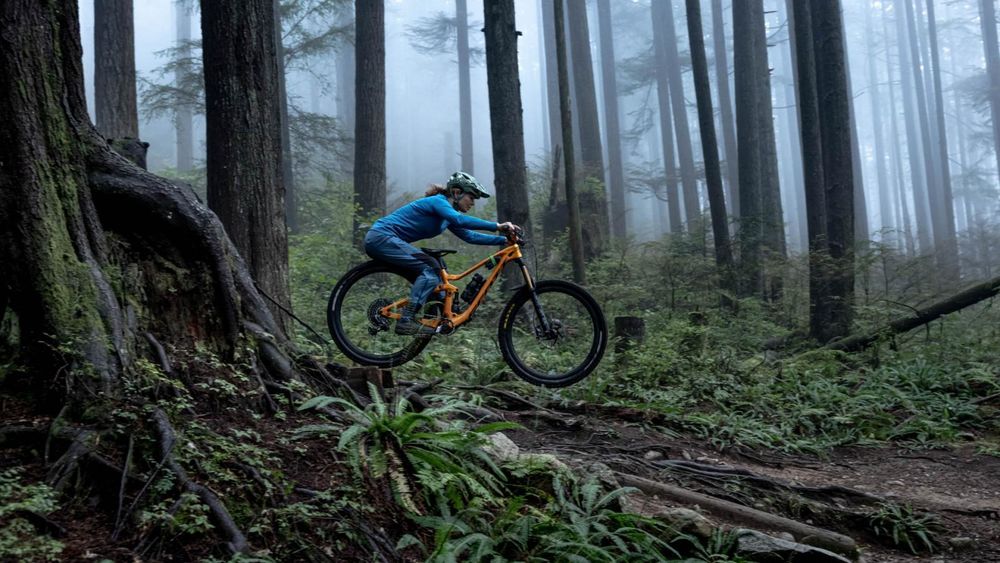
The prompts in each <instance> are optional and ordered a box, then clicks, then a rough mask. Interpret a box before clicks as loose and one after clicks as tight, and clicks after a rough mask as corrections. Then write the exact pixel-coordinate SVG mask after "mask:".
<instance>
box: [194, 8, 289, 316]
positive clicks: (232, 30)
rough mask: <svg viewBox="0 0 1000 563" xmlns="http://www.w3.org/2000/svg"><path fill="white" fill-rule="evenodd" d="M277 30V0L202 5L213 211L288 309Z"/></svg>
mask: <svg viewBox="0 0 1000 563" xmlns="http://www.w3.org/2000/svg"><path fill="white" fill-rule="evenodd" d="M274 26H275V21H274V5H273V4H272V0H202V3H201V30H202V31H201V35H202V45H203V47H202V60H203V66H204V73H205V120H206V134H207V137H206V145H207V147H208V154H207V160H208V206H209V207H210V208H211V209H212V210H213V211H215V213H216V215H218V216H219V219H220V220H221V221H222V224H223V225H224V226H225V228H226V232H227V233H228V234H229V237H230V238H231V239H232V241H233V243H234V244H235V245H236V248H237V249H238V250H239V251H240V254H241V255H242V256H243V258H244V260H246V262H247V266H248V268H249V269H250V272H251V273H252V274H253V276H254V279H255V280H257V283H258V284H260V287H261V289H263V290H264V291H265V292H266V293H267V294H269V295H270V296H271V297H272V298H273V299H274V300H275V301H277V302H278V303H281V304H283V305H286V306H287V305H288V303H289V289H288V236H287V234H286V230H285V204H284V187H283V185H282V178H281V133H280V128H281V122H280V110H279V106H280V101H279V99H278V88H277V84H278V64H277V57H276V56H275V42H274V39H275V29H274ZM279 319H280V316H279Z"/></svg>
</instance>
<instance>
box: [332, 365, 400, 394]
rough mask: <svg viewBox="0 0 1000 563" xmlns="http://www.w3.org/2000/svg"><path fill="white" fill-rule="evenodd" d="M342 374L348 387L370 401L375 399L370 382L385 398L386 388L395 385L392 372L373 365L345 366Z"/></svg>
mask: <svg viewBox="0 0 1000 563" xmlns="http://www.w3.org/2000/svg"><path fill="white" fill-rule="evenodd" d="M341 376H342V377H343V378H344V381H346V382H347V386H348V387H350V388H351V389H353V390H354V391H355V392H356V393H357V394H358V395H360V396H361V397H362V398H364V399H367V400H368V401H371V400H372V399H373V397H372V395H371V391H370V389H369V386H368V384H369V383H370V384H372V385H373V386H374V387H375V391H376V392H377V393H378V395H379V396H380V397H382V398H383V399H384V398H385V388H386V387H393V386H394V385H395V384H394V383H393V381H392V372H390V371H387V370H383V369H379V368H376V367H371V366H366V367H359V368H343V369H342V371H341Z"/></svg>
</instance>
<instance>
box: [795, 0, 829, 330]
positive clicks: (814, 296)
mask: <svg viewBox="0 0 1000 563" xmlns="http://www.w3.org/2000/svg"><path fill="white" fill-rule="evenodd" d="M791 8H792V10H791V13H792V17H791V22H792V25H793V26H794V27H793V34H794V41H793V44H794V46H795V52H796V53H795V54H796V56H795V64H796V67H797V72H796V74H797V76H798V79H797V80H796V84H797V85H798V91H799V94H798V100H799V102H798V106H799V124H800V127H799V131H800V135H801V137H802V170H803V177H804V180H805V182H804V189H805V197H806V213H807V215H806V222H807V229H808V233H809V236H808V239H809V332H810V334H811V335H812V336H813V338H816V339H818V340H820V341H826V340H827V339H828V335H827V332H826V326H827V323H828V322H829V319H830V316H831V306H832V303H831V299H830V283H829V280H828V276H827V275H826V274H827V273H828V269H827V265H826V261H827V260H826V259H827V256H828V253H829V248H828V246H827V234H826V184H825V176H824V174H823V133H822V123H821V121H820V111H819V104H820V101H819V91H818V90H817V82H816V56H815V54H816V52H815V49H814V47H813V46H814V44H815V41H814V38H813V25H812V8H811V2H808V1H803V0H793V2H792V4H791Z"/></svg>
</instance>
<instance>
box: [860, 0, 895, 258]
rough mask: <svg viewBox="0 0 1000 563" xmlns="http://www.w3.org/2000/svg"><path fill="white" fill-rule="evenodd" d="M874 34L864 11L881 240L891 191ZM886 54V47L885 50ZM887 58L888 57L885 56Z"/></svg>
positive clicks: (886, 236)
mask: <svg viewBox="0 0 1000 563" xmlns="http://www.w3.org/2000/svg"><path fill="white" fill-rule="evenodd" d="M874 34H875V32H874V30H873V29H872V16H871V10H865V44H866V48H867V51H868V53H867V54H868V98H869V100H870V101H871V108H872V128H873V135H874V137H875V154H874V157H875V174H876V178H877V182H878V202H879V206H878V210H879V229H880V230H881V232H882V237H883V240H887V239H889V237H890V235H889V232H890V231H891V229H892V228H893V226H894V225H893V221H892V202H891V199H890V197H889V195H890V193H891V191H890V188H889V183H888V180H887V179H886V176H887V174H886V168H885V147H884V146H883V144H882V108H881V101H882V100H881V98H880V95H879V80H878V71H877V70H876V68H875V61H876V57H875V36H874ZM886 53H888V47H887V48H886ZM886 56H888V55H886Z"/></svg>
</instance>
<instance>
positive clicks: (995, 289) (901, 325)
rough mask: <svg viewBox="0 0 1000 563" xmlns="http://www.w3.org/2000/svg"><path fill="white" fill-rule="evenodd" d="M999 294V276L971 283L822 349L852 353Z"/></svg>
mask: <svg viewBox="0 0 1000 563" xmlns="http://www.w3.org/2000/svg"><path fill="white" fill-rule="evenodd" d="M997 293H1000V276H998V277H995V278H993V279H991V280H989V281H986V282H983V283H980V284H978V285H974V286H972V287H970V288H968V289H966V290H965V291H962V292H960V293H957V294H955V295H952V296H951V297H948V298H947V299H942V300H941V301H938V302H936V303H932V304H931V305H928V306H927V307H925V308H923V309H914V314H912V315H907V316H905V317H901V318H898V319H896V320H894V321H891V322H890V323H889V324H888V325H886V326H884V327H882V328H879V329H876V330H874V331H872V332H868V333H865V334H852V335H848V336H845V337H844V338H841V339H840V340H835V341H833V342H830V343H829V344H827V345H826V346H825V348H827V349H830V350H843V351H845V352H854V351H857V350H861V349H863V348H865V347H867V346H868V345H870V344H872V343H873V342H876V341H878V340H879V339H881V338H885V337H886V336H892V335H894V334H900V333H903V332H907V331H910V330H913V329H915V328H917V327H919V326H923V325H925V324H927V323H929V322H931V321H933V320H935V319H938V318H940V317H942V316H944V315H947V314H949V313H954V312H955V311H958V310H960V309H964V308H966V307H968V306H970V305H975V304H976V303H979V302H980V301H984V300H986V299H989V298H990V297H994V296H996V295H997Z"/></svg>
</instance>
